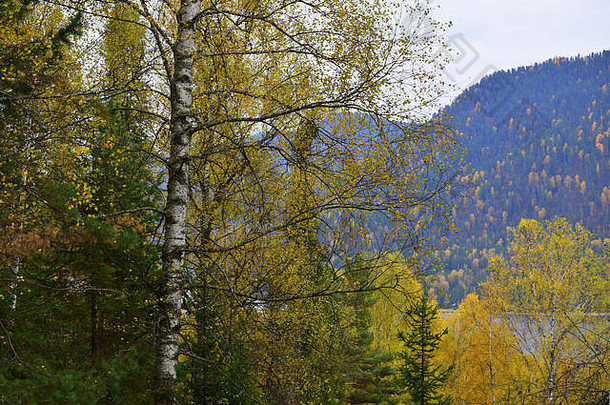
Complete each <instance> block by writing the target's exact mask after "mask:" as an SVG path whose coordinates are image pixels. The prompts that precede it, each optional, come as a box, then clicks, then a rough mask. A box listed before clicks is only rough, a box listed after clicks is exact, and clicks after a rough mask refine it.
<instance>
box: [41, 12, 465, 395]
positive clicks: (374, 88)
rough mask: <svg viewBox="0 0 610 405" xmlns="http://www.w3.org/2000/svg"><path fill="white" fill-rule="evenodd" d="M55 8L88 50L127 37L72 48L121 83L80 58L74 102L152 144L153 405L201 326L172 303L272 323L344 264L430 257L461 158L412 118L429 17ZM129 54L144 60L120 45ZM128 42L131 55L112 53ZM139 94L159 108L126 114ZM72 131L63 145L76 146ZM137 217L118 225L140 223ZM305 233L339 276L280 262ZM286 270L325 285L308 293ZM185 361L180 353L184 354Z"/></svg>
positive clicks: (442, 128) (420, 95) (419, 94)
mask: <svg viewBox="0 0 610 405" xmlns="http://www.w3.org/2000/svg"><path fill="white" fill-rule="evenodd" d="M58 4H59V5H60V6H61V7H63V9H62V10H63V11H68V10H71V11H74V10H78V11H82V12H83V14H84V15H86V16H87V22H88V23H89V25H88V27H90V28H89V33H92V31H93V30H95V29H97V28H98V27H100V26H104V27H107V28H108V29H107V30H106V31H104V32H103V33H101V36H102V38H108V36H111V35H115V36H118V35H123V34H124V35H125V38H123V39H121V40H114V42H113V41H106V40H105V41H102V43H104V45H103V47H99V46H98V44H99V43H97V42H95V41H90V39H91V38H94V37H95V36H94V35H86V36H85V39H84V40H83V44H84V46H83V48H81V49H87V50H88V53H89V54H92V55H95V54H96V52H97V53H98V54H102V53H103V52H106V53H107V55H108V56H110V57H115V56H116V57H117V58H116V59H114V60H113V64H112V72H114V73H117V72H118V73H119V74H118V75H117V74H114V73H113V74H110V75H106V74H104V76H106V77H107V78H108V80H96V79H97V78H99V75H98V73H99V72H98V71H97V70H96V63H95V62H94V61H92V60H91V58H87V57H85V56H84V55H81V57H83V59H84V61H85V63H83V65H82V66H81V69H80V71H77V70H75V71H73V72H74V74H73V75H72V76H70V80H73V81H74V82H82V83H83V84H84V85H83V86H82V87H83V88H85V87H87V86H89V87H88V88H87V90H88V91H83V92H80V93H79V94H91V93H95V94H98V95H102V96H103V97H102V98H106V97H107V98H106V99H105V101H108V103H109V104H107V105H109V108H110V109H111V110H113V109H118V110H120V111H121V114H122V118H121V119H122V120H123V121H122V124H120V125H124V126H125V127H126V128H129V130H132V129H134V128H135V129H136V130H137V131H143V134H144V139H146V140H147V141H149V142H153V145H154V146H153V147H151V148H148V147H143V146H142V145H138V146H137V147H134V150H135V149H137V150H139V151H140V152H141V153H143V154H145V155H148V156H154V157H155V158H156V159H157V162H159V163H149V165H150V169H151V172H152V173H155V172H161V173H162V177H163V180H164V184H165V186H166V187H165V200H164V204H165V205H164V207H163V208H162V212H163V219H164V222H163V232H162V236H161V237H151V239H152V240H154V241H159V242H160V243H161V258H160V272H159V274H158V280H159V283H158V284H157V287H158V289H157V296H158V300H157V308H156V311H154V313H155V314H156V315H157V317H158V319H157V322H156V329H155V332H156V335H155V336H156V371H155V381H156V382H155V396H156V403H158V404H174V403H176V394H177V391H176V390H177V383H176V381H177V378H178V359H179V356H178V355H179V352H180V343H181V332H182V331H183V330H184V329H183V324H186V323H189V322H190V319H187V317H189V316H191V315H192V316H195V317H196V312H197V310H198V309H200V308H202V307H201V306H199V305H194V306H192V307H190V308H187V305H186V304H185V299H191V297H194V296H195V295H194V292H195V291H196V290H201V289H205V290H206V291H203V292H202V293H201V294H199V295H200V297H212V302H218V298H219V297H220V295H221V294H224V296H225V298H226V299H230V302H231V305H230V308H231V309H232V310H233V309H237V311H238V312H241V313H245V314H247V315H248V316H251V317H257V316H262V315H260V314H261V313H260V312H256V311H258V309H257V308H258V306H259V305H265V304H268V305H275V306H276V307H277V308H281V305H282V302H284V303H287V302H291V301H295V302H296V301H303V300H308V299H314V298H315V297H320V296H329V295H331V294H333V293H336V292H338V291H337V289H336V287H337V286H338V285H339V283H337V280H340V279H341V277H342V269H341V268H340V267H341V266H340V263H341V260H337V258H340V257H341V255H344V257H347V256H350V255H353V254H354V253H355V252H356V251H358V250H360V249H362V248H366V249H370V250H373V249H377V250H384V249H383V248H388V249H396V248H404V250H405V251H407V250H408V249H409V247H410V246H412V247H414V250H415V251H418V254H420V255H423V254H424V253H425V252H424V250H425V247H427V246H428V244H427V243H425V240H424V239H420V238H419V236H420V234H424V233H425V232H423V231H424V230H426V229H431V228H430V225H431V223H432V221H433V220H435V219H441V220H443V219H446V218H447V217H448V216H449V213H450V207H449V205H448V203H447V199H446V198H445V197H446V192H447V191H448V190H449V187H448V186H449V185H450V184H451V183H452V182H453V179H454V173H455V171H456V169H455V167H454V166H453V164H454V162H456V160H457V156H456V155H457V152H458V150H459V149H458V148H457V144H456V139H455V137H454V134H453V132H452V131H451V130H450V128H449V127H448V126H447V125H446V123H445V122H444V121H443V120H442V119H441V118H440V117H439V118H437V119H435V120H432V121H427V114H425V112H427V111H429V108H430V106H431V105H433V104H434V102H435V100H436V99H437V97H438V96H439V94H440V92H441V91H442V87H441V81H438V80H435V78H436V76H437V75H438V74H439V72H440V68H441V67H442V63H443V61H442V60H441V59H439V58H437V55H438V53H437V50H438V47H442V46H443V41H442V38H441V36H439V35H438V34H439V32H438V30H439V29H442V27H441V26H439V25H438V24H436V23H434V22H433V21H432V20H431V18H430V14H429V10H428V8H427V6H426V5H425V4H423V3H421V4H420V3H418V2H416V3H415V4H413V5H407V6H405V7H403V8H402V9H401V12H402V15H399V16H396V14H395V12H394V9H393V6H392V5H390V4H386V3H384V2H375V3H370V2H367V1H353V2H314V3H311V2H300V1H299V2H285V3H279V4H278V3H276V2H258V3H244V2H241V1H227V2H222V3H204V2H201V1H198V0H182V1H180V2H178V3H175V4H174V3H171V2H170V3H167V2H160V3H159V4H155V5H154V6H153V5H151V4H148V3H147V2H134V1H131V0H115V1H112V2H99V3H98V2H92V3H87V4H85V3H83V2H78V1H70V0H63V1H60V2H58ZM397 20H400V23H399V24H398V25H397V24H396V21H397ZM109 21H110V22H111V23H108V24H107V22H109ZM113 24H114V26H113ZM122 24H125V25H122ZM117 25H118V26H119V27H122V28H119V31H117V29H116V27H117ZM397 26H398V29H397V28H396V27H397ZM113 27H114V28H113ZM140 29H143V30H140ZM138 37H140V38H142V39H143V40H144V42H141V41H140V42H138V41H131V39H130V38H138ZM88 41H89V42H88ZM124 41H126V42H128V43H129V46H125V47H121V46H120V45H119V44H121V43H123V42H124ZM102 48H103V49H102ZM130 52H133V55H132V54H130ZM132 56H136V58H135V59H132V58H131V57H132ZM135 61H145V62H146V63H135ZM71 72H72V71H71ZM77 72H78V73H80V77H79V75H78V74H77ZM121 72H129V74H126V75H121V74H120V73H121ZM142 88H145V89H146V91H149V92H150V93H152V94H155V97H154V98H148V99H147V100H145V101H144V102H142V99H139V100H137V101H133V100H134V97H135V98H137V94H138V92H139V91H141V90H138V89H142ZM134 89H135V90H136V91H133V90H134ZM142 91H143V90H142ZM66 93H68V91H66ZM125 94H128V95H130V96H129V98H130V102H129V103H124V97H123V96H124V95H125ZM109 95H111V97H109ZM79 97H80V96H75V97H74V98H75V100H76V101H77V103H76V105H77V106H81V104H82V99H81V98H79ZM111 103H113V104H111ZM57 110H58V111H59V110H60V108H57ZM68 111H70V114H66V115H67V118H69V119H70V120H72V121H75V119H74V118H75V117H80V116H83V115H85V114H87V112H86V111H85V109H84V108H83V107H82V106H81V107H78V108H75V109H73V110H68ZM136 112H137V116H138V117H139V118H138V120H141V119H143V117H144V116H146V117H149V118H150V121H148V124H147V125H142V126H140V125H135V126H134V124H133V122H132V121H131V120H132V119H133V117H134V113H136ZM70 120H68V121H67V122H65V125H66V127H69V128H72V129H75V128H78V125H74V124H75V123H74V122H71V121H70ZM303 122H306V123H308V126H310V127H314V128H316V129H317V131H315V136H312V137H311V139H307V137H305V138H304V139H299V138H298V137H296V138H295V137H294V136H293V134H295V133H297V132H298V130H299V127H302V124H303ZM81 129H83V128H82V127H81ZM85 129H86V128H85ZM72 139H79V138H78V137H76V138H70V140H72ZM304 146H305V149H304ZM59 149H60V148H57V150H58V151H59ZM304 151H306V154H307V155H308V157H307V159H302V156H303V153H304ZM71 155H74V154H73V153H72V151H68V152H66V153H64V154H63V155H61V156H64V157H66V158H69V157H70V156H71ZM134 156H135V155H134ZM72 157H73V159H72V160H70V159H66V162H71V163H72V164H74V162H76V161H78V160H79V159H81V160H82V161H85V162H88V159H90V153H89V152H88V151H87V150H86V149H78V153H76V156H72ZM53 159H54V160H55V161H56V162H58V163H59V162H60V161H61V160H60V159H56V158H55V157H53ZM294 162H301V163H299V164H301V165H302V167H300V168H299V169H298V172H299V173H301V176H303V175H304V174H306V175H307V178H308V186H307V187H308V188H307V192H308V193H309V197H308V198H309V200H308V203H307V204H301V205H298V206H296V207H298V209H296V210H295V204H289V203H288V201H289V199H290V198H289V197H288V196H287V187H286V185H287V184H290V178H291V177H293V176H294V175H295V173H296V172H297V171H295V170H292V169H289V168H290V167H291V164H293V163H294ZM303 162H305V164H304V165H303V164H302V163H303ZM73 167H74V169H75V170H74V171H73V172H71V173H75V174H76V173H78V172H77V171H76V168H77V167H76V166H73ZM82 167H83V169H84V168H85V167H88V165H87V164H84V165H83V166H82ZM293 167H294V165H293ZM287 168H288V169H287ZM82 172H83V173H86V169H84V170H83V171H82ZM79 193H80V194H78V195H79V196H80V197H82V198H79V199H78V201H73V202H74V204H72V203H70V204H67V205H66V207H68V205H70V207H69V208H68V209H69V210H72V209H73V208H74V209H76V210H77V211H78V213H79V215H80V214H81V211H82V213H84V214H85V215H86V214H88V212H87V210H86V209H85V208H83V205H87V204H89V202H86V201H84V200H86V197H88V196H89V194H92V193H91V192H90V190H88V188H87V187H86V186H85V184H84V183H82V184H80V189H79ZM150 203H151V202H150V201H148V202H145V201H141V203H140V206H138V207H133V208H131V210H132V211H133V212H144V211H147V210H149V209H150V208H154V207H150ZM89 208H91V209H93V208H92V207H89ZM87 209H88V208H87ZM123 211H125V210H123ZM152 212H154V211H152ZM115 214H117V213H109V214H107V215H111V216H113V217H115V216H116V215H115ZM314 218H317V219H319V220H320V221H321V222H322V224H321V225H320V227H319V229H320V231H319V232H318V239H319V241H320V243H321V244H322V245H323V246H325V250H324V255H325V257H326V259H327V261H328V262H329V263H330V262H331V260H333V259H334V260H335V261H334V263H339V265H337V266H332V265H331V266H328V265H326V266H319V265H318V264H317V263H315V262H314V263H313V266H314V267H307V266H310V265H309V264H307V266H305V267H302V266H301V265H299V264H298V263H295V262H294V261H285V260H283V258H282V256H281V247H282V244H283V243H284V242H285V241H286V240H288V239H289V238H287V236H288V235H291V234H294V232H295V231H296V230H298V229H299V227H300V226H301V225H303V224H305V223H307V221H310V220H312V219H314ZM77 222H78V221H77ZM382 229H383V232H379V233H378V235H379V236H378V237H377V238H373V237H371V233H374V232H376V231H379V230H382ZM439 229H441V230H443V227H442V226H441V227H440V228H439ZM405 235H407V237H405ZM293 245H294V244H293ZM296 252H298V249H294V250H292V251H291V257H296V256H297V255H296V254H295V253H296ZM306 255H308V254H306ZM299 268H310V269H311V268H316V269H318V270H319V271H320V273H319V274H320V275H321V274H322V273H324V272H326V274H325V276H328V279H327V280H322V279H321V277H313V278H307V277H305V274H303V272H301V271H299V270H298V269H299ZM283 270H290V271H286V272H284V271H283ZM205 300H207V301H206V302H209V300H208V299H207V298H205ZM185 309H188V310H189V311H192V312H187V313H186V314H185V312H183V310H185ZM311 310H312V309H311V308H310V309H309V311H311ZM277 313H278V314H282V316H283V315H286V312H282V311H277ZM236 316H238V315H236ZM238 318H239V316H238ZM195 323H196V322H195ZM201 333H208V332H201ZM201 333H200V337H201ZM194 336H197V335H196V334H195V335H194ZM187 337H189V336H188V335H187ZM183 347H185V348H186V349H185V350H186V351H187V352H188V348H189V345H188V342H187V343H184V344H183ZM199 347H205V345H203V346H199ZM189 354H192V355H196V354H195V353H185V355H189ZM198 357H200V358H201V359H203V361H206V360H207V355H204V356H198Z"/></svg>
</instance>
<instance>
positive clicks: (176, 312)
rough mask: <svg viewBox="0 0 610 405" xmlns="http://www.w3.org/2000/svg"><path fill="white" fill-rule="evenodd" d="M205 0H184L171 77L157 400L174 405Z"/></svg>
mask: <svg viewBox="0 0 610 405" xmlns="http://www.w3.org/2000/svg"><path fill="white" fill-rule="evenodd" d="M200 8H201V1H199V0H198V1H193V0H182V1H181V2H180V9H179V11H178V31H177V38H176V42H175V44H174V48H173V53H174V72H173V77H172V80H171V84H170V86H171V89H170V91H171V128H170V136H171V140H170V142H171V149H170V157H169V161H168V183H167V202H166V206H165V225H164V237H165V240H164V244H163V250H162V269H163V276H164V280H163V289H162V292H161V298H160V300H161V302H160V305H159V312H160V313H159V321H158V332H157V367H156V380H157V381H156V384H157V387H156V400H155V403H156V404H157V405H170V404H171V405H173V404H175V403H176V400H175V398H174V386H175V381H176V366H177V363H178V345H179V332H180V313H181V309H182V288H183V285H182V281H183V261H184V250H185V247H186V217H187V203H188V192H189V153H190V143H191V136H192V133H191V132H192V128H193V117H192V104H193V97H192V93H193V56H194V53H195V41H194V26H195V20H196V18H197V15H198V13H199V11H200Z"/></svg>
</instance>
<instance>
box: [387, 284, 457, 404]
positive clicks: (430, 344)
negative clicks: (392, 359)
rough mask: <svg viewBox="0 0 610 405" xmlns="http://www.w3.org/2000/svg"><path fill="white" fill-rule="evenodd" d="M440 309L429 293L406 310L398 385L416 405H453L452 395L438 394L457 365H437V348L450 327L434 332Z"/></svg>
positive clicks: (399, 335) (401, 333)
mask: <svg viewBox="0 0 610 405" xmlns="http://www.w3.org/2000/svg"><path fill="white" fill-rule="evenodd" d="M437 315H438V308H437V307H436V305H435V304H434V303H433V302H431V301H430V298H429V297H428V295H427V294H426V293H423V294H422V296H421V297H419V299H417V300H416V301H415V302H413V303H412V304H411V305H410V306H409V307H408V308H407V311H406V316H407V321H408V324H409V327H410V329H409V330H408V332H406V333H403V332H399V334H398V338H399V339H400V340H401V341H402V342H403V344H404V351H403V352H402V358H403V360H404V363H403V364H402V366H401V367H400V370H399V371H400V373H399V377H398V385H399V386H400V387H401V388H404V389H405V391H406V392H407V393H408V394H409V395H410V396H411V401H412V403H413V404H415V405H450V404H452V403H453V400H452V398H451V397H450V396H446V395H442V394H439V393H438V391H439V389H440V388H441V387H442V386H443V385H444V384H445V382H446V381H447V379H448V378H449V375H450V373H451V372H452V371H453V369H454V365H453V364H452V365H451V366H449V367H447V368H445V369H444V370H443V366H442V365H441V364H435V362H434V357H435V352H436V351H437V350H438V348H439V346H440V344H441V341H442V339H443V336H445V335H446V334H447V329H444V330H442V331H440V332H435V331H434V321H435V320H436V319H437Z"/></svg>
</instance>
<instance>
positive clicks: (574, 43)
mask: <svg viewBox="0 0 610 405" xmlns="http://www.w3.org/2000/svg"><path fill="white" fill-rule="evenodd" d="M432 4H433V5H436V6H439V7H440V9H439V11H438V12H437V18H438V19H439V20H442V21H448V20H451V21H452V22H453V27H452V28H451V29H450V31H449V35H450V42H451V43H452V44H453V47H454V48H457V49H458V50H461V52H460V54H459V56H458V55H455V56H454V57H453V59H454V60H455V63H454V66H453V67H452V68H451V69H448V70H447V74H448V75H449V76H450V77H449V78H450V80H451V81H453V82H455V83H456V84H458V86H460V87H461V88H466V87H468V86H469V85H470V84H473V83H474V82H476V81H478V79H479V78H480V77H481V76H482V75H484V74H485V73H487V72H489V71H492V70H497V69H507V68H512V67H518V66H523V65H529V64H532V63H535V62H542V61H544V60H547V59H549V58H552V57H554V56H575V55H578V54H581V55H587V54H589V53H592V52H599V51H602V50H604V49H610V0H432Z"/></svg>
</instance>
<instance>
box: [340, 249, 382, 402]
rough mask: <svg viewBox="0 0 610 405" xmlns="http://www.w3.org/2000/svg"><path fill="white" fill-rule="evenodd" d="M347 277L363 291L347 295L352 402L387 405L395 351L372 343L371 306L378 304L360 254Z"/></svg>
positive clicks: (348, 374)
mask: <svg viewBox="0 0 610 405" xmlns="http://www.w3.org/2000/svg"><path fill="white" fill-rule="evenodd" d="M346 276H347V279H348V281H349V283H350V288H351V289H352V290H361V291H359V292H356V293H353V294H350V295H349V296H348V297H347V298H346V305H347V307H348V308H349V310H350V311H351V316H352V318H351V328H352V329H351V333H350V334H349V337H348V342H347V344H346V347H347V348H346V353H345V354H346V357H347V359H346V367H347V370H346V382H347V384H348V385H349V386H350V387H351V389H350V390H349V393H348V394H347V397H346V402H347V403H349V404H388V403H393V402H392V401H391V399H390V398H391V396H392V395H391V394H392V392H393V384H392V381H391V379H389V378H388V377H389V376H391V375H392V374H393V373H394V371H393V369H392V367H391V366H390V362H391V360H392V358H393V355H392V353H390V352H386V351H383V350H381V349H380V348H379V347H374V346H373V340H374V336H373V333H372V332H371V324H372V319H371V312H370V308H371V307H372V306H373V305H374V304H375V298H374V297H373V291H372V288H373V285H372V284H371V280H370V278H371V265H370V263H367V262H366V260H364V259H363V258H362V257H361V256H360V255H357V256H356V258H354V259H353V261H352V262H351V263H349V264H348V265H347V270H346Z"/></svg>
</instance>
